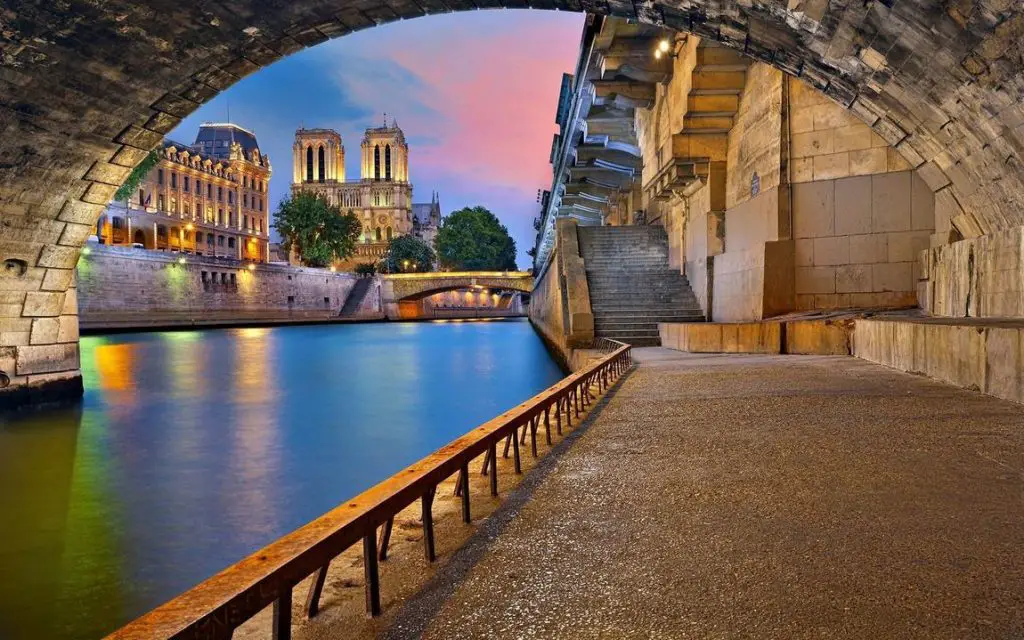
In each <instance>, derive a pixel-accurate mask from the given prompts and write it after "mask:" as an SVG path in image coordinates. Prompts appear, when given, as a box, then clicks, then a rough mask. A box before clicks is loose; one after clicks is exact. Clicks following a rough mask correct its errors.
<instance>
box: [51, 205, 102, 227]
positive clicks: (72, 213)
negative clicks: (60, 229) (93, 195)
mask: <svg viewBox="0 0 1024 640" xmlns="http://www.w3.org/2000/svg"><path fill="white" fill-rule="evenodd" d="M104 207H105V203H104V204H92V203H89V202H82V201H81V200H69V201H67V202H65V203H64V207H63V208H62V209H61V210H60V215H59V216H58V218H59V219H60V220H62V221H64V222H74V223H76V224H87V225H95V224H96V221H97V220H99V217H100V214H101V213H103V209H104Z"/></svg>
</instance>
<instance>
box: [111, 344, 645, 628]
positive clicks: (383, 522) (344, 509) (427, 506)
mask: <svg viewBox="0 0 1024 640" xmlns="http://www.w3.org/2000/svg"><path fill="white" fill-rule="evenodd" d="M616 344H618V347H617V348H616V349H615V350H614V351H611V352H610V353H608V354H607V355H605V356H603V357H602V358H601V359H600V360H597V361H595V362H594V363H592V364H590V365H588V366H586V367H584V368H583V369H581V370H580V371H577V372H576V373H573V374H571V375H569V376H568V377H566V378H564V379H562V380H561V381H559V382H557V383H556V384H554V385H552V386H551V387H548V388H547V389H545V390H544V391H542V392H540V393H539V394H537V395H535V396H533V397H532V398H530V399H529V400H526V401H525V402H522V403H520V404H519V405H518V406H516V407H514V408H512V409H510V410H508V411H506V412H504V413H502V414H501V415H499V416H498V417H496V418H493V419H491V420H489V421H487V422H485V423H484V424H482V425H480V426H479V427H477V428H475V429H473V430H472V431H470V432H469V433H466V434H465V435H463V436H460V437H459V438H456V439H455V440H454V441H452V442H450V443H449V444H447V445H445V446H444V447H441V448H440V449H438V450H437V451H435V452H434V453H432V454H430V455H428V456H427V457H425V458H423V459H422V460H419V461H418V462H415V463H413V464H412V465H410V466H408V467H406V468H405V469H404V470H402V471H400V472H398V473H396V474H395V475H393V476H391V477H390V478H388V479H387V480H384V481H383V482H381V483H379V484H377V485H376V486H374V487H372V488H370V489H368V490H366V491H364V492H363V493H361V494H359V495H358V496H356V497H354V498H352V499H351V500H347V501H346V502H345V503H343V504H341V505H339V506H337V507H335V508H334V509H332V510H331V511H328V512H327V513H325V514H324V515H322V516H320V517H319V518H317V519H315V520H313V521H312V522H310V523H308V524H306V525H303V526H302V527H300V528H298V529H296V530H295V531H293V532H292V533H289V534H288V535H286V536H284V537H282V538H279V539H277V540H276V541H274V542H272V543H270V544H269V545H267V546H266V547H264V548H263V549H260V550H259V551H257V552H256V553H253V554H252V555H250V556H249V557H247V558H245V559H243V560H241V561H239V562H237V563H236V564H234V565H232V566H230V567H228V568H227V569H224V570H223V571H221V572H220V573H218V574H216V575H214V576H212V577H211V578H208V579H207V580H205V581H203V582H201V583H199V584H198V585H196V586H195V587H193V588H192V589H190V590H188V591H186V592H185V593H183V594H181V595H179V596H178V597H176V598H174V599H173V600H171V601H169V602H167V603H165V604H163V605H161V606H159V607H157V608H156V609H153V610H152V611H150V612H149V613H146V614H144V615H143V616H142V617H140V618H138V619H136V620H135V621H134V622H131V623H129V624H127V625H126V626H124V627H122V628H121V629H119V630H117V631H115V632H114V633H112V634H111V635H109V636H108V639H111V640H141V639H145V640H152V639H154V638H230V637H231V634H232V632H233V631H234V629H235V628H237V627H238V626H240V625H241V624H242V623H244V622H245V621H246V620H248V619H249V618H251V617H252V616H254V615H256V614H257V613H259V612H260V611H261V610H263V609H264V608H266V607H267V606H268V605H271V604H272V605H273V606H274V616H273V623H272V624H273V625H274V637H275V638H277V639H280V640H285V639H287V638H290V637H291V609H292V590H293V588H294V587H295V586H296V585H297V584H298V583H300V582H302V581H303V580H305V579H306V578H307V577H309V576H310V575H313V576H314V580H313V583H312V584H311V586H310V590H309V593H308V595H307V598H306V613H307V615H308V616H309V617H313V616H315V615H316V613H317V611H318V610H319V601H320V594H321V591H322V589H323V586H324V580H325V578H326V575H327V568H328V565H329V564H330V562H331V560H333V559H334V558H335V557H337V556H338V555H340V554H341V553H343V552H344V551H346V550H347V549H348V548H350V547H351V546H352V545H354V544H355V543H357V542H359V541H360V540H362V542H363V560H364V562H363V570H364V573H365V578H366V579H365V590H366V608H367V611H368V613H370V615H378V614H379V613H380V586H379V584H380V583H379V576H378V569H377V560H378V556H379V557H380V559H384V558H385V557H386V555H387V547H388V541H389V538H390V535H391V527H392V524H393V521H394V517H395V516H396V515H397V514H398V513H399V512H400V511H402V510H403V509H405V508H406V507H408V506H409V505H411V504H412V503H414V502H415V501H416V500H420V501H421V506H422V509H423V527H424V537H423V539H424V544H425V551H426V555H427V558H428V559H429V560H431V561H433V560H434V533H433V517H432V512H431V508H432V505H433V498H434V495H435V493H436V491H437V485H438V484H440V483H441V482H442V481H444V480H446V479H447V478H449V477H451V476H452V475H454V474H456V473H458V474H459V479H458V485H457V486H458V487H461V488H462V490H459V491H458V493H459V495H461V497H462V516H463V519H464V520H465V521H466V522H469V521H470V502H469V491H468V485H467V482H468V479H469V463H470V462H471V461H472V460H473V459H475V458H476V457H477V456H479V455H481V454H485V458H484V463H483V469H482V471H481V473H484V474H488V475H489V476H490V489H491V495H498V475H497V464H496V461H497V458H498V455H497V445H498V442H500V441H501V440H502V439H504V440H505V441H506V449H505V453H506V454H507V452H508V445H509V444H514V445H515V453H516V455H515V457H514V464H515V469H516V472H520V462H519V429H520V428H522V429H523V438H524V442H525V435H526V431H527V430H529V432H530V436H531V446H532V449H533V452H534V455H536V443H537V429H538V427H539V425H540V423H541V417H542V416H543V421H544V427H545V431H546V433H547V436H548V442H549V443H550V434H551V432H550V428H551V418H552V416H553V417H554V420H555V422H556V426H557V428H558V432H559V433H561V430H562V415H563V414H564V415H565V418H566V421H567V422H568V424H569V426H571V425H572V418H573V415H574V414H575V416H576V417H577V418H579V416H580V414H581V412H582V411H583V410H584V408H585V407H587V406H589V405H590V404H591V403H592V402H593V400H594V399H595V396H594V395H593V394H592V392H591V388H592V387H593V386H595V385H596V386H597V388H598V393H601V392H603V391H605V390H607V389H608V388H609V387H610V386H611V385H612V384H613V383H614V382H615V380H616V379H617V378H618V377H619V376H620V375H621V374H622V373H623V372H625V371H627V370H628V369H629V368H630V366H632V354H631V348H630V346H629V345H627V344H623V343H616ZM552 409H553V411H552ZM503 457H504V456H503ZM378 527H382V531H381V537H380V541H379V545H378V540H377V528H378Z"/></svg>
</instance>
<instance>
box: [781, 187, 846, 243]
mask: <svg viewBox="0 0 1024 640" xmlns="http://www.w3.org/2000/svg"><path fill="white" fill-rule="evenodd" d="M791 190H792V195H793V232H794V235H795V237H797V238H820V237H822V236H831V235H835V183H834V182H832V181H825V182H807V183H803V184H794V185H793V186H792V189H791Z"/></svg>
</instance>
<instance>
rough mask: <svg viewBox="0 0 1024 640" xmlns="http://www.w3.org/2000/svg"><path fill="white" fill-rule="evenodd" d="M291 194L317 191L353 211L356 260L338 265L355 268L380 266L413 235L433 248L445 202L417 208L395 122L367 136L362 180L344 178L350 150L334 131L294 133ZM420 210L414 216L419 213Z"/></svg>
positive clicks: (405, 148) (368, 131) (404, 148)
mask: <svg viewBox="0 0 1024 640" xmlns="http://www.w3.org/2000/svg"><path fill="white" fill-rule="evenodd" d="M292 152H293V155H292V193H293V194H296V193H317V194H320V195H322V196H324V197H325V198H326V199H327V201H328V202H329V203H331V204H332V205H337V206H338V207H339V208H340V209H341V210H342V211H343V212H347V211H352V212H353V213H355V215H356V217H357V218H359V222H360V223H361V225H362V229H363V230H362V234H361V236H360V240H359V245H358V246H357V248H356V253H355V255H354V256H352V257H351V258H349V259H348V260H346V261H344V262H342V263H339V264H338V265H336V266H337V267H338V268H340V269H342V270H351V269H353V268H355V266H356V265H358V264H366V263H375V262H377V261H379V260H380V259H381V258H382V257H383V256H384V254H385V252H386V251H387V245H388V242H389V241H390V240H391V239H392V238H395V237H398V236H402V235H408V234H413V235H416V236H417V237H419V238H421V239H423V240H425V241H427V242H428V243H430V244H431V246H433V238H434V235H436V233H437V226H438V224H440V203H439V201H438V199H437V197H436V196H432V198H431V202H430V203H429V204H414V203H413V201H412V183H411V182H409V145H408V144H407V143H406V141H405V134H404V133H403V132H402V130H401V129H400V128H399V127H398V124H397V123H396V122H394V121H392V123H391V124H390V125H388V123H387V120H386V119H385V121H384V125H383V126H381V127H370V128H368V129H366V131H365V133H364V134H363V140H362V143H361V144H360V155H359V179H357V180H348V179H346V176H345V146H344V144H343V143H342V139H341V136H340V135H339V134H338V132H337V131H334V130H333V129H305V128H300V129H298V130H296V132H295V144H294V145H293V147H292ZM414 212H415V214H414Z"/></svg>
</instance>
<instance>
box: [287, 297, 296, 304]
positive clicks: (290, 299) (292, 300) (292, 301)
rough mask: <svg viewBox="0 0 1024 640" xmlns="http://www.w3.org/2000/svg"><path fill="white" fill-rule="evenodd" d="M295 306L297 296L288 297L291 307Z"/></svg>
mask: <svg viewBox="0 0 1024 640" xmlns="http://www.w3.org/2000/svg"><path fill="white" fill-rule="evenodd" d="M293 304H295V296H288V305H289V306H291V305H293Z"/></svg>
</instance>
